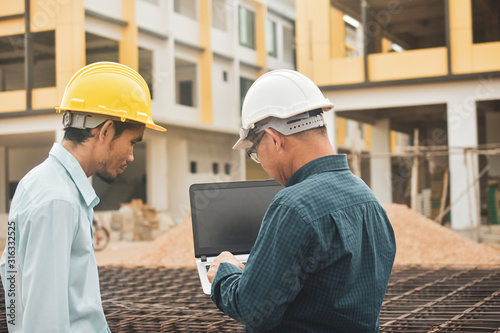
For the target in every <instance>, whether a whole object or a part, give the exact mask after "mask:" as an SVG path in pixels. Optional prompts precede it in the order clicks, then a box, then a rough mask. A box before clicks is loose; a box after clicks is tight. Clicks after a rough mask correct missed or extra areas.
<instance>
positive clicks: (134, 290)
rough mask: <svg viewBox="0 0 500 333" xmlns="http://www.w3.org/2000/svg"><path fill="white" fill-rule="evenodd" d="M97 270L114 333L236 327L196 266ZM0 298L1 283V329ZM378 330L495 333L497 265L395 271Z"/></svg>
mask: <svg viewBox="0 0 500 333" xmlns="http://www.w3.org/2000/svg"><path fill="white" fill-rule="evenodd" d="M99 275H100V283H101V298H102V302H103V308H104V312H105V315H106V319H107V321H108V324H109V327H110V329H111V331H112V332H113V333H128V332H145V333H147V332H155V333H161V332H223V333H224V332H227V333H233V332H243V326H242V325H241V324H239V323H238V322H236V321H235V320H233V319H231V318H229V317H227V316H226V315H225V314H223V313H222V312H221V311H219V310H218V309H217V308H216V307H215V305H214V304H213V303H212V302H211V300H210V297H209V296H207V295H205V294H203V293H202V291H201V286H200V283H199V280H198V273H197V271H196V269H188V268H181V269H167V268H163V267H157V268H146V267H122V266H103V267H99ZM3 297H4V295H3V288H2V289H1V291H0V333H1V332H7V327H6V325H7V321H6V317H5V302H4V299H3ZM380 331H381V332H477V333H480V332H497V333H500V268H499V267H495V268H491V269H486V268H435V269H429V268H420V267H404V268H403V267H398V268H395V269H394V270H393V273H392V275H391V280H390V282H389V286H388V289H387V293H386V297H385V300H384V303H383V305H382V310H381V313H380Z"/></svg>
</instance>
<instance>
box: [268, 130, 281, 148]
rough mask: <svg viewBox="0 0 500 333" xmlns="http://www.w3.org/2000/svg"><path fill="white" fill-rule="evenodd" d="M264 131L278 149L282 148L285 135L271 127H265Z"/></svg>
mask: <svg viewBox="0 0 500 333" xmlns="http://www.w3.org/2000/svg"><path fill="white" fill-rule="evenodd" d="M264 131H266V133H267V134H269V136H270V137H271V138H272V139H273V142H274V145H275V146H276V148H277V149H278V150H280V149H283V147H284V143H285V141H284V138H285V136H284V135H283V134H281V133H280V132H278V131H276V130H274V129H272V128H266V129H265V130H264Z"/></svg>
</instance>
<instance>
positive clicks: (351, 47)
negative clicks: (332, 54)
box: [343, 15, 362, 57]
mask: <svg viewBox="0 0 500 333" xmlns="http://www.w3.org/2000/svg"><path fill="white" fill-rule="evenodd" d="M343 19H344V22H345V50H346V56H347V57H358V56H361V55H362V54H361V52H360V50H361V49H362V47H360V46H361V43H362V41H361V40H360V38H359V29H358V28H359V26H360V23H359V21H358V20H356V19H354V18H352V17H351V16H349V15H344V16H343Z"/></svg>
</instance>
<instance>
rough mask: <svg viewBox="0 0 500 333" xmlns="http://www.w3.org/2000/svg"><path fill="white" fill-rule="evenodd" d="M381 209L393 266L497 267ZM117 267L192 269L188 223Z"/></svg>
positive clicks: (448, 233) (459, 243)
mask: <svg viewBox="0 0 500 333" xmlns="http://www.w3.org/2000/svg"><path fill="white" fill-rule="evenodd" d="M384 208H385V209H386V211H387V214H388V216H389V219H390V220H391V223H392V225H393V228H394V232H395V234H396V242H397V248H398V249H397V254H396V262H395V264H396V265H422V266H433V265H476V266H477V265H500V250H498V249H495V248H493V247H491V246H487V245H482V244H478V243H476V242H473V241H471V240H468V239H466V238H464V237H462V236H460V235H458V234H457V233H455V232H453V231H452V230H450V229H448V228H446V227H443V226H441V225H439V224H437V223H436V222H434V221H432V220H429V219H428V218H426V217H424V216H422V215H420V214H418V213H416V212H414V211H412V210H411V209H409V208H408V207H407V206H404V205H397V204H391V205H386V206H384ZM116 263H120V264H135V265H145V266H166V267H186V266H187V267H195V264H194V251H193V231H192V227H191V219H190V218H188V219H186V220H185V221H184V222H182V223H181V224H179V225H177V226H175V227H173V228H172V229H170V230H169V231H168V232H167V233H165V234H164V235H163V236H160V237H159V238H158V239H156V240H155V241H154V242H151V243H146V244H145V245H144V246H142V247H141V248H138V249H137V250H136V251H134V253H131V254H130V253H129V254H127V258H122V259H117V262H116Z"/></svg>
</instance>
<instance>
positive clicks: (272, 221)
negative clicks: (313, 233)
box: [212, 202, 310, 330]
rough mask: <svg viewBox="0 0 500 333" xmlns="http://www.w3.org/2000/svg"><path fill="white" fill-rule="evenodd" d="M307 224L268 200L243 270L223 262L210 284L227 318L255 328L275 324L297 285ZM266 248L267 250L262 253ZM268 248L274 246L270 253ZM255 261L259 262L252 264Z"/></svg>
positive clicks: (299, 285) (307, 235)
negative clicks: (264, 214) (265, 212)
mask: <svg viewBox="0 0 500 333" xmlns="http://www.w3.org/2000/svg"><path fill="white" fill-rule="evenodd" d="M309 241H310V232H309V230H308V225H307V224H306V223H305V222H304V221H303V220H302V217H301V216H300V214H299V213H298V212H297V211H296V210H295V209H294V208H291V207H288V206H286V205H283V204H278V203H276V202H275V203H273V204H272V205H271V206H270V208H269V210H268V213H267V214H266V216H265V218H264V221H263V224H262V227H261V230H260V232H259V237H258V238H257V241H256V244H255V246H254V248H253V250H252V253H251V255H250V257H249V260H248V262H247V264H246V266H245V274H242V273H243V271H242V270H241V269H239V268H237V267H235V266H234V265H231V264H222V265H221V266H220V268H219V270H218V271H217V274H216V276H215V279H214V282H213V284H212V300H213V301H214V303H215V304H216V305H217V306H218V307H219V308H220V309H221V310H222V311H224V312H225V313H226V314H227V315H228V316H230V317H232V318H235V319H236V320H238V321H240V322H242V323H245V325H246V326H247V329H248V328H249V327H253V328H258V329H259V330H269V329H271V328H273V327H275V326H276V325H278V324H279V323H280V321H281V319H282V316H283V314H284V312H285V311H286V309H287V307H288V304H289V303H290V302H291V301H293V300H294V299H295V297H296V295H297V293H298V292H299V291H300V290H301V289H302V285H303V283H304V278H305V276H304V274H301V266H302V265H303V263H304V262H306V261H307V259H306V258H307V256H308V253H306V251H304V249H307V248H308V247H309V246H308V243H309ZM266 249H270V250H269V251H266ZM272 249H279V250H277V251H273V250H272ZM254 263H258V264H254Z"/></svg>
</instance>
